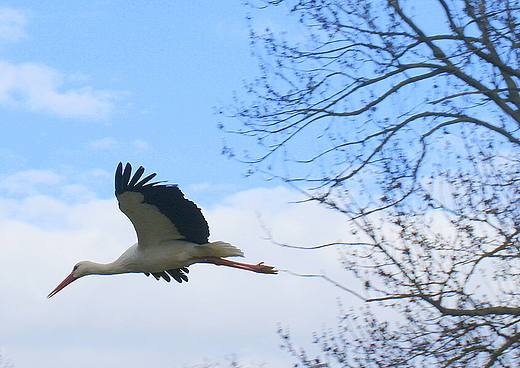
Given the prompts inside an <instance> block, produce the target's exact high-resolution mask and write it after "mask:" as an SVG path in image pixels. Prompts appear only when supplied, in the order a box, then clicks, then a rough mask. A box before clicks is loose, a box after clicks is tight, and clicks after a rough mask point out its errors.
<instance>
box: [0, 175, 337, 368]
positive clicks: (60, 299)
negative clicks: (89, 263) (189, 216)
mask: <svg viewBox="0 0 520 368" xmlns="http://www.w3.org/2000/svg"><path fill="white" fill-rule="evenodd" d="M21 176H22V177H24V176H27V174H23V175H21ZM29 176H30V175H29ZM36 177H38V176H37V175H36ZM41 180H43V179H41ZM33 181H38V180H37V179H35V180H33ZM296 198H298V195H297V194H296V193H294V192H292V191H290V190H287V189H284V188H275V189H262V188H259V189H255V190H250V191H246V192H242V193H238V194H236V195H234V196H231V197H229V198H228V199H227V200H225V201H223V202H222V204H220V205H218V206H215V207H214V208H212V209H206V210H205V213H206V217H207V219H208V221H209V223H210V225H211V229H212V236H211V238H212V240H217V239H222V240H229V241H231V242H233V243H234V244H235V245H236V246H238V247H240V248H241V249H243V250H244V252H245V254H246V258H245V261H246V262H252V263H253V262H259V261H265V262H266V263H267V264H272V265H274V266H276V267H279V268H280V269H285V268H293V270H296V271H301V272H316V271H319V269H320V268H328V269H327V271H328V272H331V273H333V272H334V270H332V268H334V269H335V270H336V271H337V272H341V270H340V266H339V262H338V261H337V254H336V252H335V250H334V249H323V250H321V251H315V252H302V251H295V250H291V249H286V248H280V247H277V246H275V245H272V244H270V243H269V242H267V241H265V240H262V238H263V236H264V234H263V232H262V229H261V228H260V226H259V223H258V220H257V218H256V214H255V211H258V212H260V213H262V215H263V220H264V222H265V223H266V225H267V226H269V227H270V228H271V230H272V231H273V233H274V234H275V235H276V236H279V237H280V238H282V239H283V240H284V241H291V242H294V243H299V244H305V243H306V242H311V241H323V242H327V241H330V240H331V239H337V238H341V237H343V236H344V233H343V231H342V224H343V221H344V219H343V218H342V217H341V216H335V214H334V213H332V212H330V211H326V210H323V209H321V208H319V207H318V206H317V205H315V204H305V205H288V204H287V201H288V200H290V199H296ZM3 203H5V202H0V208H3V207H4V204H3ZM5 205H6V206H9V207H10V208H15V209H18V211H21V212H23V213H25V214H30V216H24V217H23V219H21V216H17V215H16V214H14V213H13V212H11V211H8V212H7V213H3V214H2V212H1V211H0V234H2V235H1V239H0V260H2V267H0V280H4V282H1V283H0V295H1V296H2V303H0V321H2V338H1V339H0V349H1V352H2V354H4V356H5V357H8V358H9V359H10V360H11V361H12V363H13V364H14V365H15V366H16V367H17V368H29V367H34V366H38V367H40V368H50V367H57V366H63V367H64V366H71V365H74V366H75V367H78V368H87V367H92V366H125V367H129V368H133V367H143V366H156V367H164V368H166V367H168V368H180V367H183V366H189V365H194V364H201V363H203V362H204V359H205V358H208V359H209V360H215V359H219V358H221V357H222V356H225V355H230V354H233V353H235V354H238V355H239V356H240V358H241V359H242V360H243V361H250V360H254V361H255V362H262V361H266V362H267V363H268V364H267V365H266V368H275V367H280V366H290V362H292V358H291V357H290V356H289V355H288V354H287V353H286V352H284V351H281V350H280V349H279V344H280V341H279V338H278V336H277V335H276V329H277V324H278V323H281V324H282V326H287V325H289V326H291V334H292V335H293V337H294V338H295V339H296V340H297V343H298V342H299V341H301V343H304V344H307V343H308V342H309V341H310V340H311V332H312V331H319V330H320V329H321V328H322V324H323V322H327V326H328V327H334V326H335V316H336V315H337V310H336V296H337V295H339V294H340V292H339V291H338V290H337V289H334V288H333V287H332V286H331V285H330V284H327V283H325V282H323V281H322V280H315V279H303V278H297V277H294V276H291V275H288V274H286V273H281V274H279V275H277V276H272V275H261V274H255V273H248V272H245V271H240V270H235V269H229V268H225V267H216V266H212V265H194V266H192V267H190V271H191V272H190V282H188V283H187V284H182V285H179V284H177V283H171V284H167V283H166V282H157V281H155V280H154V279H153V278H146V277H144V276H143V275H118V276H108V277H96V276H91V277H85V278H84V279H81V280H79V281H77V282H75V283H73V284H72V285H70V286H69V287H67V288H66V289H65V290H63V291H62V292H60V294H58V295H56V296H55V297H54V298H52V299H50V300H47V299H45V296H46V295H47V293H49V292H50V290H52V289H53V288H54V287H55V286H56V285H57V283H58V282H60V281H61V280H62V279H63V278H64V277H65V276H66V275H67V274H68V272H70V269H71V267H72V266H73V265H74V263H75V262H77V261H79V260H81V259H91V260H94V261H99V262H110V261H112V260H113V259H115V258H117V256H119V254H120V253H121V252H122V251H124V250H125V249H126V247H128V246H129V245H130V244H131V243H133V242H134V240H135V234H134V231H133V228H132V225H131V223H130V222H129V220H128V219H127V218H126V217H125V216H124V215H123V214H122V213H121V212H119V210H118V208H117V204H116V201H115V199H111V200H100V199H92V200H91V201H89V202H88V203H82V204H75V205H70V204H66V203H64V202H62V201H60V200H59V199H56V198H51V197H45V196H41V195H35V196H28V197H27V198H25V199H23V200H10V202H9V203H8V204H5ZM49 216H51V217H54V218H60V221H61V227H46V226H42V225H41V224H42V218H43V219H45V218H47V217H49ZM287 231H289V234H287ZM295 268H296V269H295ZM329 276H332V275H331V274H330V273H329ZM28 336H29V338H28ZM83 358H84V359H83ZM175 362H177V363H175Z"/></svg>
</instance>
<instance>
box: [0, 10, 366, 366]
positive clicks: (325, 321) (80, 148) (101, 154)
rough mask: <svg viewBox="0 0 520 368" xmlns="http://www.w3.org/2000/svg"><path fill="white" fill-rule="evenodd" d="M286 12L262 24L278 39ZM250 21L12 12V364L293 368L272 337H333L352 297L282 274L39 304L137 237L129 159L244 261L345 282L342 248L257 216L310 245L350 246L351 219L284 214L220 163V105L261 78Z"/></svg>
mask: <svg viewBox="0 0 520 368" xmlns="http://www.w3.org/2000/svg"><path fill="white" fill-rule="evenodd" d="M279 10H280V13H279V15H276V13H273V12H271V13H265V15H259V16H258V17H257V18H255V21H254V23H253V26H254V27H258V28H259V29H261V28H262V27H264V26H265V25H270V26H271V27H274V28H276V27H278V28H279V29H283V27H284V23H285V15H284V13H283V9H279ZM248 11H249V10H248V9H247V8H246V7H244V6H242V5H240V2H239V1H220V0H212V1H194V0H190V1H187V0H186V1H184V0H182V1H175V2H171V1H151V2H150V1H146V2H145V1H115V0H113V1H92V0H89V1H80V0H78V1H74V2H71V1H44V2H42V1H27V0H18V1H4V2H2V3H0V121H1V129H2V134H0V165H1V166H0V167H1V169H0V234H2V235H0V297H1V299H2V303H0V326H1V333H0V354H2V356H3V357H4V359H9V360H10V361H11V363H12V364H13V365H14V367H16V368H33V367H39V368H50V367H53V368H55V367H67V366H69V367H70V366H74V367H76V368H87V367H118V366H124V367H128V368H133V367H147V366H154V367H156V368H162V367H164V368H167V367H171V368H176V367H186V366H190V365H195V364H202V363H204V362H205V361H208V362H212V361H216V360H220V359H222V357H224V356H227V355H230V354H237V355H238V356H239V357H240V359H241V360H242V361H243V362H256V363H258V364H263V363H265V367H280V366H283V365H285V366H290V365H291V362H293V360H292V359H291V357H290V356H289V355H288V354H287V353H285V352H283V351H281V350H280V349H279V345H280V341H279V338H278V337H277V335H276V329H277V327H278V325H281V326H290V328H291V332H292V333H293V335H294V336H295V338H296V342H297V343H298V344H302V345H308V344H309V342H310V341H311V340H312V332H313V331H320V330H321V329H322V328H324V327H331V328H334V326H335V318H336V315H337V314H338V309H337V305H336V298H337V296H338V295H340V292H339V291H338V290H337V289H334V287H333V286H332V285H329V284H326V283H324V282H323V281H320V280H316V279H303V278H297V277H294V276H291V275H289V274H287V273H283V272H282V273H281V274H280V275H278V276H268V275H258V274H253V273H245V272H241V271H239V270H231V269H229V270H228V269H222V268H217V267H215V266H210V265H201V266H193V267H192V268H191V273H190V282H189V283H188V284H183V285H177V284H175V285H174V284H166V283H165V282H156V281H155V280H153V279H148V278H146V277H144V276H143V275H121V276H113V277H94V276H93V277H89V278H85V279H82V280H81V281H78V282H77V283H75V284H73V285H71V286H69V287H68V288H67V289H65V290H63V291H62V292H60V294H58V295H56V296H55V297H54V298H52V299H50V300H47V299H45V296H46V295H47V294H48V293H49V292H50V291H51V290H52V289H53V288H54V287H55V286H56V285H57V284H58V283H59V282H60V281H61V280H62V279H63V278H64V277H65V276H66V275H67V274H68V273H69V272H70V269H71V268H72V266H73V265H74V263H76V262H77V261H79V260H82V259H91V260H93V261H99V262H110V261H112V260H114V259H115V258H117V257H118V256H119V254H120V253H122V252H123V251H124V250H125V249H126V248H127V247H128V246H129V245H131V244H132V243H133V242H135V235H134V231H133V228H132V226H131V224H130V222H129V221H128V219H127V218H126V217H125V216H124V215H122V214H121V213H120V212H119V211H118V209H117V206H116V202H115V199H114V198H113V191H114V189H113V172H114V170H115V167H116V165H117V163H118V162H119V161H123V162H126V161H129V162H131V163H133V164H134V166H137V165H144V166H145V167H146V168H147V170H148V171H149V172H152V171H154V172H157V173H158V174H159V175H158V179H161V180H162V179H164V180H168V181H170V182H173V183H178V184H179V185H180V186H181V188H182V189H183V191H184V192H185V194H186V195H187V196H188V197H189V198H191V199H193V200H195V201H196V202H197V203H198V204H199V205H200V206H201V207H202V208H203V210H204V213H205V214H206V217H207V218H208V221H209V222H210V227H211V231H212V236H211V239H212V240H218V239H222V240H226V241H230V242H232V243H233V244H235V245H236V246H238V247H239V248H241V249H242V250H244V252H245V254H246V261H249V262H259V261H265V262H266V263H268V264H273V265H275V266H276V267H278V268H279V269H281V270H284V269H290V270H292V271H294V272H301V273H319V272H321V270H327V275H328V276H330V277H335V276H337V277H338V278H340V277H341V270H340V267H339V264H338V261H337V258H338V255H337V253H336V251H335V250H334V249H324V250H321V251H318V252H313V253H305V252H301V251H294V250H290V249H282V248H280V247H277V246H275V245H272V244H270V243H269V242H268V241H266V240H265V239H263V238H264V237H265V234H264V233H263V231H262V229H261V227H260V225H259V221H258V218H257V214H258V213H260V214H261V216H262V220H263V221H264V222H265V224H266V226H268V227H269V228H270V229H271V231H272V232H273V234H274V235H275V236H276V238H277V240H279V241H281V242H288V243H293V244H299V245H313V244H317V243H323V242H330V241H337V240H346V237H348V233H347V230H348V229H346V227H345V224H344V218H342V217H341V216H339V215H337V214H334V213H331V212H330V211H326V210H324V209H322V208H319V207H317V206H316V205H314V204H304V205H294V204H290V203H288V202H290V201H294V200H297V199H299V195H298V194H297V193H295V192H293V191H291V190H290V189H289V188H283V187H281V186H279V185H280V183H274V182H265V181H264V180H263V179H262V178H261V177H252V178H246V177H245V176H244V172H245V171H246V169H247V168H246V167H245V166H244V165H242V164H239V163H237V162H235V161H232V160H227V159H226V158H225V157H224V156H222V155H221V154H220V151H221V149H222V141H223V139H227V140H228V141H229V140H233V139H235V138H233V137H229V136H225V135H224V134H223V133H222V132H220V131H219V130H218V129H217V124H218V123H219V121H220V119H222V117H220V116H217V115H215V114H214V107H215V106H220V105H222V104H225V103H228V102H230V101H231V96H232V92H233V90H237V91H239V92H238V93H241V92H240V91H241V87H242V83H243V81H244V80H250V79H252V78H254V77H255V76H256V75H258V69H257V63H256V60H255V59H254V58H252V57H251V52H250V49H249V40H248V29H247V22H246V20H245V16H246V14H247V12H248ZM262 14H264V13H262ZM347 299H349V301H348V302H345V301H344V304H346V305H347V306H350V305H355V304H356V303H355V302H354V301H350V299H351V297H350V296H347ZM349 303H350V304H349Z"/></svg>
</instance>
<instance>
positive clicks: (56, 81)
mask: <svg viewBox="0 0 520 368" xmlns="http://www.w3.org/2000/svg"><path fill="white" fill-rule="evenodd" d="M65 79H66V75H64V74H63V73H61V72H59V71H58V70H56V69H53V68H51V67H48V66H46V65H42V64H37V63H21V64H18V65H16V64H12V63H10V62H7V61H0V102H2V103H3V104H5V105H7V106H11V107H18V108H25V109H29V110H31V111H36V112H47V113H52V114H57V115H59V116H62V117H67V118H105V117H107V116H108V115H109V114H110V113H111V112H112V111H113V109H114V107H115V101H116V100H117V99H119V98H121V97H122V95H123V94H124V93H122V92H118V91H105V90H95V89H93V88H92V87H89V86H86V87H82V88H76V89H65V82H64V81H65Z"/></svg>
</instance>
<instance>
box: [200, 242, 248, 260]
mask: <svg viewBox="0 0 520 368" xmlns="http://www.w3.org/2000/svg"><path fill="white" fill-rule="evenodd" d="M197 247H200V248H203V249H204V254H205V255H206V256H211V257H243V256H244V252H242V251H241V250H240V249H238V248H237V247H235V246H234V245H231V244H229V243H226V242H223V241H214V242H211V243H207V244H201V245H198V246H197Z"/></svg>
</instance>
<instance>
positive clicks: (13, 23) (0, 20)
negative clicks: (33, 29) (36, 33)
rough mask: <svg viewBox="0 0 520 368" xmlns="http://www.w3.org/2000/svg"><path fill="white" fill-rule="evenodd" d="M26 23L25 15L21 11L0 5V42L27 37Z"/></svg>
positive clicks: (14, 40)
mask: <svg viewBox="0 0 520 368" xmlns="http://www.w3.org/2000/svg"><path fill="white" fill-rule="evenodd" d="M26 25H27V15H26V14H25V13H24V12H23V11H21V10H16V9H12V8H7V7H0V44H1V43H7V42H16V41H19V40H21V39H23V38H25V37H27V35H26V34H25V26H26Z"/></svg>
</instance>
